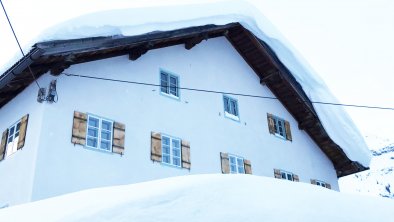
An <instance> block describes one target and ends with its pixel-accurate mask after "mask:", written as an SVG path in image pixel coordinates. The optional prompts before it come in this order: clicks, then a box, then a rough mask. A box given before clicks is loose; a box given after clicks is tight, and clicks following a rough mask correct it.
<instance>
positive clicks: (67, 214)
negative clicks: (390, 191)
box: [0, 174, 394, 222]
mask: <svg viewBox="0 0 394 222" xmlns="http://www.w3.org/2000/svg"><path fill="white" fill-rule="evenodd" d="M262 188H263V189H262ZM393 208H394V202H393V201H392V200H389V199H383V198H379V197H367V196H358V195H351V194H343V193H339V192H336V191H331V190H328V189H326V188H323V187H319V186H316V185H311V184H306V183H296V182H292V181H287V180H279V179H274V178H268V177H260V176H253V175H241V174H239V175H223V174H211V175H193V176H182V177H173V178H167V179H162V180H155V181H149V182H144V183H137V184H131V185H124V186H113V187H105V188H95V189H90V190H85V191H80V192H76V193H71V194H66V195H63V196H58V197H54V198H49V199H46V200H42V201H37V202H32V203H28V204H23V205H19V206H14V207H9V208H5V209H1V210H0V221H15V222H18V221H20V222H22V221H23V222H25V221H67V222H70V221H134V222H147V221H160V222H163V221H171V222H184V221H188V222H193V221H198V222H200V221H217V222H221V221H270V222H283V221H303V222H312V221H321V222H332V221H379V222H386V221H387V222H388V221H392V209H393ZM361 212H362V213H361Z"/></svg>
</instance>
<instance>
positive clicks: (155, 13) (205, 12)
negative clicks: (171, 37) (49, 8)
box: [0, 1, 371, 167]
mask: <svg viewBox="0 0 394 222" xmlns="http://www.w3.org/2000/svg"><path fill="white" fill-rule="evenodd" d="M232 22H239V23H240V24H242V25H243V26H244V27H245V28H247V29H248V30H250V31H251V32H252V33H254V34H255V35H256V36H257V37H258V38H260V39H261V40H263V41H264V42H266V43H267V44H268V45H269V46H270V47H271V48H272V49H273V50H274V52H275V53H276V55H277V56H278V58H279V59H280V61H281V62H282V63H283V64H284V65H285V66H286V67H287V68H288V69H289V70H290V71H291V73H292V74H293V76H294V77H295V78H296V80H297V81H298V82H299V83H300V84H301V86H302V88H303V90H304V91H305V93H306V95H307V96H308V97H309V99H310V100H311V101H318V102H319V101H320V102H331V103H338V101H337V99H336V98H335V97H334V96H333V95H332V93H330V91H329V89H328V88H327V86H326V85H325V83H324V82H323V80H322V79H321V78H320V77H319V76H318V75H317V74H316V73H315V72H314V71H313V70H312V69H311V68H310V66H309V65H308V64H307V63H306V62H305V61H304V59H303V58H302V57H301V56H300V55H299V54H298V53H297V52H296V50H295V49H293V47H291V45H290V44H289V43H288V42H287V40H285V39H284V37H282V35H281V34H280V33H279V32H278V31H277V30H276V29H275V28H274V27H273V26H272V25H271V23H270V22H269V21H268V19H267V18H265V17H264V16H263V15H262V14H261V13H260V12H259V11H257V10H256V9H255V8H254V7H253V6H251V5H249V4H247V3H246V2H243V1H228V2H216V3H210V4H199V5H183V6H171V7H169V6H164V7H156V8H138V9H121V10H111V11H104V12H99V13H93V14H88V15H84V16H81V17H78V18H75V19H72V20H70V21H67V22H64V23H62V24H59V25H57V26H55V27H53V28H50V29H49V30H47V31H45V32H44V33H43V34H42V35H41V37H38V38H37V39H35V40H34V41H33V43H35V42H42V41H48V40H66V39H77V38H86V37H98V36H106V37H107V36H117V35H121V36H133V35H139V34H144V33H149V32H154V31H168V30H174V29H180V28H185V27H191V26H201V25H206V24H215V25H224V24H228V23H232ZM13 62H15V61H13ZM7 68H9V67H6V68H5V69H7ZM0 71H5V70H0ZM1 73H2V72H1ZM239 93H242V92H239ZM314 108H315V110H316V112H317V114H318V116H319V118H320V120H321V122H322V124H323V126H324V128H325V130H326V131H327V133H328V135H329V136H330V137H331V139H332V140H333V141H334V142H335V143H337V144H338V145H339V146H340V147H341V148H342V149H344V152H345V153H346V155H347V156H348V157H349V159H351V160H353V161H358V162H359V163H360V164H362V165H363V166H366V167H368V166H369V163H370V160H371V155H370V151H369V150H368V148H367V145H366V144H365V141H364V139H363V137H362V136H361V134H360V133H359V131H358V130H357V127H356V126H355V125H354V123H353V121H352V120H351V118H350V117H349V115H348V114H347V113H346V112H345V110H344V109H343V108H342V107H339V106H329V105H318V104H314Z"/></svg>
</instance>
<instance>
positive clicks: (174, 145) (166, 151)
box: [161, 135, 181, 167]
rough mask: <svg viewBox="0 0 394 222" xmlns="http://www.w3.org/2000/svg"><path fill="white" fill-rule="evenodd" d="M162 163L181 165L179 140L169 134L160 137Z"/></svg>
mask: <svg viewBox="0 0 394 222" xmlns="http://www.w3.org/2000/svg"><path fill="white" fill-rule="evenodd" d="M161 150H162V163H165V164H169V165H173V166H176V167H181V140H180V139H176V138H173V137H170V136H164V135H162V137H161Z"/></svg>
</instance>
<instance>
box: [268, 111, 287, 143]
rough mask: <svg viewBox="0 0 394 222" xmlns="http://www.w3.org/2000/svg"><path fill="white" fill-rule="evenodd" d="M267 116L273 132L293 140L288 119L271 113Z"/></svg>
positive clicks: (269, 126) (270, 129)
mask: <svg viewBox="0 0 394 222" xmlns="http://www.w3.org/2000/svg"><path fill="white" fill-rule="evenodd" d="M267 118H268V128H269V132H270V133H271V134H274V135H276V136H277V137H280V138H282V139H285V140H290V141H292V136H291V131H290V123H289V122H288V121H286V120H284V119H282V118H279V117H277V116H274V115H272V114H269V113H268V114H267Z"/></svg>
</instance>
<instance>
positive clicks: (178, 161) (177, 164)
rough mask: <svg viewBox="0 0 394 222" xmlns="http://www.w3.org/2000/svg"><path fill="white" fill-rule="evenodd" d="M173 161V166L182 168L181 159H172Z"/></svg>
mask: <svg viewBox="0 0 394 222" xmlns="http://www.w3.org/2000/svg"><path fill="white" fill-rule="evenodd" d="M172 161H173V164H174V165H175V166H180V165H181V160H180V159H179V158H176V157H174V158H173V159H172Z"/></svg>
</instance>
